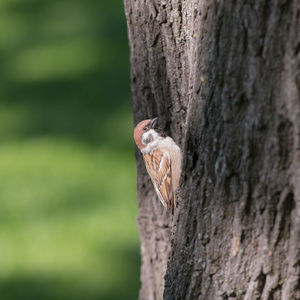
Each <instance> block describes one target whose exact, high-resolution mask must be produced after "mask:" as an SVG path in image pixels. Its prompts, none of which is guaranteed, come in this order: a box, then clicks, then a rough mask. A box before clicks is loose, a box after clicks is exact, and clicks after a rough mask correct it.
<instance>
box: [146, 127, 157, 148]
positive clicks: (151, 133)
mask: <svg viewBox="0 0 300 300" xmlns="http://www.w3.org/2000/svg"><path fill="white" fill-rule="evenodd" d="M156 138H157V132H155V130H153V129H150V130H149V131H147V132H145V133H143V135H142V142H143V144H144V145H148V144H150V143H152V142H153V141H154V140H155V139H156Z"/></svg>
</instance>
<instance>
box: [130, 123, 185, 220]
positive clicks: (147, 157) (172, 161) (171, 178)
mask: <svg viewBox="0 0 300 300" xmlns="http://www.w3.org/2000/svg"><path fill="white" fill-rule="evenodd" d="M157 121H158V118H154V119H152V120H150V119H148V120H144V121H141V122H140V123H139V124H138V125H137V126H136V127H135V129H134V134H133V137H134V141H135V143H136V145H137V147H138V148H139V149H140V150H141V152H142V154H143V158H144V161H145V165H146V169H147V171H148V174H149V176H150V178H151V180H152V183H153V185H154V188H155V190H156V193H157V195H158V197H159V199H160V201H161V203H162V204H163V206H164V207H166V208H167V210H168V211H169V213H170V214H172V215H173V214H174V207H175V191H176V189H177V188H178V184H179V178H180V174H181V163H182V151H181V149H180V148H179V147H178V146H177V145H176V143H175V142H174V140H173V139H172V138H170V137H169V136H167V135H166V134H165V133H164V131H163V130H162V129H161V128H160V127H158V126H157V125H156V124H157Z"/></svg>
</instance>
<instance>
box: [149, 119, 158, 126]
mask: <svg viewBox="0 0 300 300" xmlns="http://www.w3.org/2000/svg"><path fill="white" fill-rule="evenodd" d="M157 120H158V118H154V119H152V120H151V123H150V128H154V127H155V125H156V123H157Z"/></svg>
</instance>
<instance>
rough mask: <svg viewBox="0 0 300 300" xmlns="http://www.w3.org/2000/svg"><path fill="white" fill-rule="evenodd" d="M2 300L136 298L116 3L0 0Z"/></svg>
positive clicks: (132, 198)
mask: <svg viewBox="0 0 300 300" xmlns="http://www.w3.org/2000/svg"><path fill="white" fill-rule="evenodd" d="M0 67H1V73H0V74H1V75H0V141H1V144H0V166H1V168H0V201H1V209H0V223H1V226H0V265H1V268H0V295H1V299H5V300H6V299H22V300H24V299H46V300H47V299H64V300H65V299H72V300H73V299H88V300H89V299H104V300H106V299H107V300H110V299H111V300H113V299H135V298H137V295H138V289H139V279H138V278H139V264H140V258H139V245H138V244H139V242H138V234H137V230H136V226H135V216H136V215H137V208H136V195H135V177H136V175H135V166H134V158H133V142H132V129H133V125H132V116H131V104H130V87H129V84H130V82H129V81H130V78H129V50H128V42H127V34H126V23H125V16H124V12H123V3H122V1H121V0H107V1H103V0H86V1H79V0H53V1H42V0H27V1H22V0H1V2H0Z"/></svg>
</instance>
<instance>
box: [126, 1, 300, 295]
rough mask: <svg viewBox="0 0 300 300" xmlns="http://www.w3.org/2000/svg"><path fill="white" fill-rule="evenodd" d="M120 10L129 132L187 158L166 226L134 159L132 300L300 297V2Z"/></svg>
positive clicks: (133, 5) (166, 4) (139, 4)
mask: <svg viewBox="0 0 300 300" xmlns="http://www.w3.org/2000/svg"><path fill="white" fill-rule="evenodd" d="M124 2H125V11H126V16H127V23H128V34H129V44H130V49H131V80H132V99H133V112H134V121H135V124H136V123H138V122H139V121H141V120H143V119H146V118H153V117H156V116H158V117H159V124H160V126H161V127H163V128H164V129H165V130H166V132H167V134H169V135H170V136H172V138H173V139H174V140H175V141H176V142H177V143H178V144H179V145H180V146H181V148H182V149H183V151H184V160H183V166H182V167H183V171H182V176H181V181H180V189H179V191H178V195H177V209H176V210H175V216H174V218H173V219H172V218H171V217H170V216H169V215H168V213H167V212H165V210H164V209H163V208H162V206H161V204H160V202H159V200H158V198H157V196H156V195H155V191H154V188H153V187H152V184H151V181H150V179H149V176H148V175H147V174H146V170H145V167H144V162H143V159H142V156H141V154H140V153H139V152H138V151H137V153H136V160H137V172H138V180H137V184H138V199H139V206H140V214H139V217H138V218H137V224H138V228H139V232H140V235H141V254H142V267H141V281H142V287H141V290H140V299H145V300H151V299H162V298H163V294H164V299H169V300H171V299H172V300H173V299H213V300H214V299H300V2H299V0H291V1H289V0H276V1H275V0H274V1H268V0H249V1H241V0H235V1H234V0H227V1H225V0H219V1H218V0H215V1H192V0H185V1H184V0H182V1H180V0H172V1H161V0H151V1H150V0H145V1H140V0H124ZM164 276H165V282H164Z"/></svg>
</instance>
